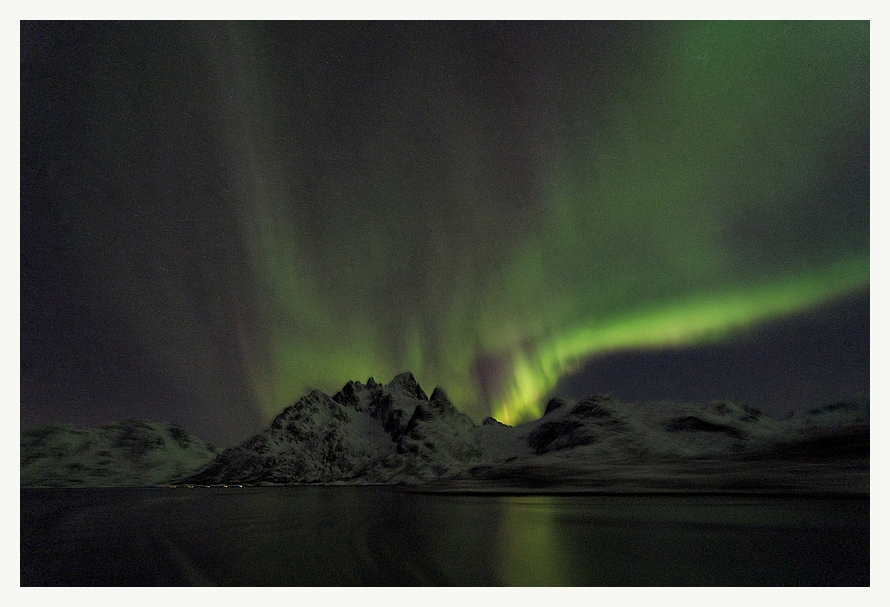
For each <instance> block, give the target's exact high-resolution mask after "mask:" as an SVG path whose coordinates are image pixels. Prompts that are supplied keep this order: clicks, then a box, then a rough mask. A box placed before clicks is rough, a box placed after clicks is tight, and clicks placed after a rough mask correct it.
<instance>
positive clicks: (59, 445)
mask: <svg viewBox="0 0 890 607" xmlns="http://www.w3.org/2000/svg"><path fill="white" fill-rule="evenodd" d="M216 455H217V453H216V449H215V448H214V447H213V446H212V445H210V444H208V443H206V442H204V441H203V440H201V439H200V438H197V437H195V436H192V435H190V434H188V433H187V432H186V431H185V430H183V429H182V428H180V427H179V426H177V425H174V424H160V423H156V422H146V421H128V422H118V423H114V424H109V425H107V426H103V427H101V428H93V429H77V428H74V427H72V426H69V425H50V426H43V427H40V428H34V429H31V430H26V431H24V432H22V435H21V462H20V463H21V486H22V487H122V486H133V487H146V486H158V485H166V484H169V483H170V482H172V481H173V480H175V479H178V478H180V477H182V476H183V475H185V474H190V473H193V472H194V471H195V470H197V469H199V468H201V467H202V466H204V465H206V464H207V463H208V462H209V461H210V460H212V459H213V458H214V457H215V456H216Z"/></svg>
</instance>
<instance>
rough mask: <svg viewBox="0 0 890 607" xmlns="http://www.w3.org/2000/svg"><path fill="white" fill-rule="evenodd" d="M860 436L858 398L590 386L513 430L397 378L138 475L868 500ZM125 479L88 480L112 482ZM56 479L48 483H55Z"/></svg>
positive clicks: (347, 388) (315, 403) (297, 410)
mask: <svg viewBox="0 0 890 607" xmlns="http://www.w3.org/2000/svg"><path fill="white" fill-rule="evenodd" d="M159 432H161V433H162V434H163V430H159ZM869 439H870V434H869V409H868V403H867V402H865V403H835V404H832V405H827V406H825V407H821V408H817V409H813V410H811V411H809V412H806V413H804V414H800V415H792V416H790V417H788V418H785V419H781V420H780V419H775V418H772V417H770V416H769V415H767V414H765V413H763V412H760V411H758V410H756V409H753V408H751V407H747V406H745V405H740V404H737V403H733V402H731V401H715V402H712V403H710V404H708V405H695V404H689V403H674V402H655V401H653V402H643V403H626V402H623V401H621V400H620V399H618V398H616V397H614V396H610V395H605V394H594V395H592V396H590V397H588V398H586V399H582V400H580V401H575V400H573V399H568V398H554V399H551V400H550V401H549V402H548V403H547V404H546V406H545V408H544V414H543V415H542V416H541V417H540V418H539V419H537V420H534V421H532V422H528V423H525V424H522V425H519V426H516V427H511V426H507V425H505V424H502V423H501V422H498V421H497V420H495V419H493V418H486V419H485V420H483V421H482V423H481V424H479V425H477V424H475V423H474V422H473V421H472V419H470V418H469V417H468V416H467V415H466V414H464V413H461V412H460V411H458V410H457V409H456V408H455V406H454V405H453V403H452V402H451V401H450V400H449V399H448V395H447V393H446V392H445V390H444V389H442V388H441V387H438V386H437V387H436V388H435V389H434V390H433V392H432V393H431V394H430V395H429V396H427V394H426V392H425V391H424V390H423V389H422V388H421V386H420V385H419V384H418V382H417V381H416V379H415V378H414V375H413V374H412V373H410V372H405V373H401V374H399V375H396V376H395V377H394V378H393V379H392V381H390V382H389V383H388V384H380V383H377V382H376V381H374V379H373V378H369V379H368V381H367V382H366V383H365V384H362V383H361V382H359V381H349V382H347V383H346V384H345V385H344V386H343V388H342V389H341V390H339V391H338V392H337V393H336V394H334V395H333V396H329V395H327V394H325V393H324V392H321V391H320V390H311V391H310V392H308V393H307V394H305V395H304V396H303V397H301V398H300V399H299V400H297V401H296V402H295V403H294V404H293V405H291V406H289V407H286V408H285V409H284V410H282V411H281V413H279V414H278V415H277V416H276V417H275V418H274V419H273V420H272V422H271V423H270V424H269V426H268V427H266V428H265V429H264V430H262V431H260V432H258V433H256V434H255V435H254V436H252V437H250V438H248V439H247V440H245V441H243V442H242V443H240V444H238V445H235V446H232V447H229V448H228V449H225V450H222V451H221V452H217V451H216V450H215V449H213V448H212V446H207V445H206V444H204V443H202V442H201V443H199V442H198V441H199V440H200V439H194V441H193V442H192V443H190V444H193V445H200V444H204V445H205V447H203V450H201V449H196V450H195V451H194V453H193V455H195V456H197V454H198V453H200V454H201V455H200V457H194V458H193V459H192V460H189V461H191V462H192V463H194V467H193V468H192V469H190V470H185V469H184V468H183V466H180V467H179V468H176V469H175V470H174V469H173V468H170V474H169V475H168V476H167V477H166V478H164V477H163V475H162V474H160V473H157V474H154V476H151V475H143V477H144V481H145V483H146V484H174V485H185V486H199V485H200V486H211V485H233V484H234V485H237V484H242V485H282V484H287V485H292V484H396V485H405V486H410V487H425V488H428V489H434V490H446V491H447V490H460V491H468V490H469V491H491V490H499V489H505V490H585V491H586V490H592V491H615V492H627V491H732V492H745V491H762V492H778V493H784V492H788V493H807V492H809V493H812V492H827V493H844V494H867V493H868V491H869V445H870V440H869ZM147 440H149V443H151V441H154V442H155V443H157V442H158V440H159V439H158V438H157V437H156V436H155V437H153V438H152V437H149V438H148V439H147ZM162 442H163V441H162ZM31 447H32V446H28V445H26V440H25V433H23V440H22V485H23V486H34V482H33V481H35V478H36V476H35V475H36V473H35V472H34V469H33V467H29V466H30V464H28V462H30V461H32V460H33V459H34V458H33V457H32V454H31V452H30V451H29V449H31ZM146 451H147V452H148V451H151V449H147V450H146ZM69 457H70V454H69ZM202 458H203V459H202ZM124 459H126V458H124ZM181 459H182V458H180V460H181ZM47 461H48V460H47ZM127 461H130V460H127ZM68 465H70V462H69V464H68ZM140 465H141V466H142V467H143V468H145V463H144V462H143V463H142V464H140ZM123 467H126V465H124V466H123ZM137 467H138V466H137ZM156 468H157V467H156ZM26 469H27V470H28V471H29V473H28V475H26V473H25V472H26ZM48 469H50V468H47V466H46V465H44V468H43V470H44V471H46V470H48ZM158 470H160V469H158ZM176 471H178V474H177V473H175V472H176ZM125 476H126V475H123V476H122V475H121V474H118V475H117V476H116V477H113V478H111V477H109V478H106V479H97V480H98V481H101V482H99V485H102V484H104V485H109V484H111V485H113V484H114V482H117V481H119V480H120V479H121V478H124V477H125ZM62 477H63V475H62V474H61V473H57V474H56V475H55V477H54V478H55V481H54V482H55V483H56V484H57V485H58V484H62V485H64V478H62ZM26 478H27V479H29V482H30V483H31V484H30V485H28V484H27V483H26ZM128 478H131V479H133V478H136V477H134V476H133V475H131V476H130V477H128ZM115 479H117V481H116V480H115ZM36 480H38V481H39V479H36ZM76 480H77V482H76V483H73V486H89V479H87V480H84V479H83V478H78V479H76ZM137 480H138V479H137ZM78 483H79V484H78ZM85 483H86V484H85ZM38 484H39V483H38ZM97 486H98V485H97Z"/></svg>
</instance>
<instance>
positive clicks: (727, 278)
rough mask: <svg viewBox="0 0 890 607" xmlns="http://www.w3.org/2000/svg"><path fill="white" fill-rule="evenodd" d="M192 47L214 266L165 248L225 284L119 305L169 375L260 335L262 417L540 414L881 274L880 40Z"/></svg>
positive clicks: (355, 29)
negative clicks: (345, 407)
mask: <svg viewBox="0 0 890 607" xmlns="http://www.w3.org/2000/svg"><path fill="white" fill-rule="evenodd" d="M610 28H611V29H610ZM176 31H178V32H180V34H179V35H180V38H179V39H177V41H175V42H170V43H169V45H170V46H172V47H174V48H175V50H176V53H173V52H170V54H171V55H174V54H177V53H178V55H179V56H183V57H195V56H197V57H198V60H197V61H195V62H194V63H187V66H186V67H185V68H183V70H184V72H185V73H186V74H187V75H188V77H183V78H182V82H183V84H182V87H183V88H182V90H183V91H184V92H182V93H179V94H178V95H179V96H172V94H171V93H165V92H164V91H163V90H162V86H161V85H160V82H161V81H160V80H159V81H158V87H157V89H158V90H157V91H156V94H155V96H154V97H152V103H154V104H156V106H157V107H155V106H152V108H153V111H154V112H155V113H156V114H157V115H158V116H163V115H165V113H166V112H167V105H169V104H170V103H169V102H170V99H172V102H174V104H175V103H180V104H182V103H184V102H183V101H182V100H183V99H186V100H187V101H188V102H189V103H191V104H192V105H191V106H189V107H191V108H192V111H193V113H194V114H196V115H197V114H199V113H201V112H203V114H204V115H206V117H205V118H201V119H199V118H189V120H190V122H187V123H186V126H191V125H192V123H195V124H198V125H199V126H201V127H202V128H204V129H205V130H207V131H209V132H210V133H211V136H210V137H208V140H209V141H210V143H205V144H203V146H204V148H206V149H212V152H206V150H205V153H206V154H208V155H209V156H212V157H213V160H214V162H208V164H209V165H211V168H209V169H208V168H204V167H203V166H199V165H198V163H197V162H194V161H193V160H192V159H191V158H190V157H189V158H186V159H184V160H182V164H183V165H184V166H187V168H188V169H190V170H191V172H192V173H194V174H195V175H198V177H199V178H200V179H205V180H207V181H208V182H212V183H213V191H214V196H216V197H214V198H213V200H212V204H211V203H207V204H206V205H205V206H206V209H207V210H206V211H205V210H201V208H199V210H193V209H192V208H191V207H188V209H189V210H188V212H187V213H186V212H185V211H181V210H179V211H176V212H179V213H182V214H188V215H189V217H188V219H189V222H190V223H188V224H187V225H189V226H202V229H205V230H206V232H207V234H206V237H205V238H204V239H203V240H201V241H200V242H199V245H200V247H194V246H193V242H192V240H190V237H191V235H192V234H191V232H183V233H182V234H174V235H173V236H174V238H171V239H169V244H168V243H167V241H165V242H164V246H165V247H169V249H170V251H171V253H170V255H169V257H170V259H173V258H175V257H177V256H182V255H185V254H189V255H191V256H192V257H194V258H196V259H199V260H201V259H202V260H203V261H202V263H204V264H205V265H206V268H204V269H205V272H204V274H205V275H204V276H201V279H200V280H199V281H198V282H200V286H201V287H202V288H201V289H200V290H196V289H194V285H193V283H194V282H195V280H194V275H196V274H197V272H193V273H192V274H188V275H186V274H183V273H181V272H180V273H177V269H176V265H175V264H173V263H167V262H166V261H163V260H162V262H163V264H164V265H165V266H166V267H167V269H166V270H164V272H160V273H158V272H155V269H153V268H152V266H151V264H150V263H146V264H145V265H146V267H147V269H146V273H148V274H150V275H151V276H153V277H154V278H155V279H156V280H155V282H156V283H159V284H164V285H166V286H167V287H168V289H167V292H165V293H164V294H163V295H164V296H163V297H162V296H160V294H158V293H155V292H154V291H153V287H151V288H149V287H146V286H145V285H144V284H141V283H140V285H139V286H137V287H135V288H134V289H133V295H132V297H131V298H132V300H133V301H132V302H129V303H127V304H122V305H121V308H122V309H128V310H129V312H128V314H129V318H130V321H131V324H132V325H133V326H134V327H138V328H139V330H140V331H142V336H143V339H144V340H145V341H146V342H147V343H149V344H151V348H152V349H153V350H155V351H156V352H158V357H159V358H163V354H164V353H165V352H171V351H173V350H175V349H176V348H180V349H181V348H192V349H193V350H196V351H197V346H195V345H194V344H204V342H206V345H201V350H200V352H198V353H199V354H201V356H202V357H206V358H212V357H213V356H214V352H217V354H216V356H220V354H219V353H218V352H219V351H221V350H223V347H222V346H220V345H219V344H225V343H228V342H227V341H226V340H225V339H223V337H220V335H223V336H231V335H233V336H234V337H233V338H232V340H231V341H233V342H234V343H236V344H237V365H238V366H239V367H240V369H239V372H240V373H242V374H243V375H244V376H245V378H244V383H246V384H248V385H249V386H250V391H251V394H250V399H251V400H252V401H253V406H254V407H255V408H256V409H257V411H259V412H260V417H263V418H269V417H271V416H273V415H275V414H277V413H278V412H279V411H280V410H281V408H282V407H283V406H286V405H287V404H289V403H290V402H292V401H293V400H294V399H295V398H297V397H299V395H300V394H302V393H303V392H304V391H305V390H306V389H308V388H309V387H314V388H319V389H321V390H325V391H334V390H337V389H339V388H340V387H341V386H342V384H343V383H344V382H345V381H347V380H349V379H359V380H364V379H366V378H367V377H368V376H374V377H375V378H376V379H378V380H382V381H386V380H388V379H390V378H391V377H392V376H394V375H395V374H397V373H398V372H401V371H404V370H408V369H410V370H411V371H413V372H414V374H415V375H416V377H417V378H418V380H419V381H420V382H421V383H422V384H423V385H424V386H425V387H427V386H432V385H435V384H440V385H442V386H444V387H445V388H446V389H447V390H448V394H449V396H450V397H451V398H452V399H453V400H454V401H455V404H456V405H457V406H458V407H460V408H461V409H463V410H464V411H466V412H467V413H469V414H471V415H473V416H474V417H475V418H477V419H479V418H481V417H482V416H484V415H489V414H492V413H493V414H494V416H495V417H497V418H498V419H500V420H502V421H506V422H508V423H519V422H522V421H525V420H528V419H530V418H533V417H535V416H537V415H539V414H540V412H541V408H540V407H541V406H542V400H543V399H544V398H545V397H546V395H547V393H548V392H549V391H550V390H552V389H553V388H554V386H556V384H557V382H558V381H559V379H560V378H561V377H563V376H564V375H565V374H566V373H570V372H572V371H573V370H575V369H577V368H578V367H579V365H581V364H583V362H584V361H585V360H588V359H589V358H590V357H594V356H597V355H600V354H603V353H606V352H610V351H614V350H622V349H640V348H662V347H671V346H678V345H687V344H698V343H704V342H707V341H714V340H720V339H728V338H731V337H732V335H734V334H735V333H736V332H738V331H743V330H745V329H746V328H748V327H752V326H755V325H757V324H758V323H762V322H764V321H768V320H771V319H774V318H778V317H780V316H783V315H791V314H795V313H798V312H800V311H803V310H806V309H808V308H811V307H813V306H817V305H819V304H821V303H824V302H827V301H829V300H830V299H832V298H834V297H838V296H841V295H843V294H845V293H848V292H851V291H854V290H856V289H859V288H862V287H864V286H867V285H868V280H869V254H868V250H869V242H868V193H867V176H866V177H865V178H863V177H862V176H861V175H859V176H857V175H856V174H855V173H856V171H857V170H858V168H861V167H860V166H859V165H857V164H856V162H853V161H851V160H850V159H851V158H856V157H857V155H859V156H862V154H863V149H865V152H864V154H865V157H866V162H867V154H868V152H867V141H868V132H869V114H868V111H869V97H868V95H869V94H868V86H869V79H868V69H869V66H868V63H869V58H868V54H869V51H868V45H869V30H868V24H867V23H852V22H847V23H821V22H820V23H794V22H790V23H789V22H783V23H771V22H757V23H699V22H695V23H671V24H644V25H625V26H600V25H597V24H581V23H578V24H513V25H492V24H488V25H486V24H474V25H466V26H458V25H446V24H389V25H384V24H376V25H375V24H352V25H343V24H244V23H230V24H202V25H194V26H188V27H185V26H183V27H182V28H179V29H177V30H176ZM183 32H185V33H183ZM171 38H172V37H171ZM196 52H197V54H196ZM126 75H128V72H127V73H126V74H125V71H124V70H122V71H121V74H118V77H119V78H120V82H121V83H122V86H124V85H126V80H125V78H126ZM151 82H153V81H151V80H149V81H148V84H146V85H144V86H143V88H145V89H151ZM194 83H198V84H194ZM189 87H192V88H189ZM188 91H191V92H192V94H193V97H198V96H199V95H198V94H197V93H196V92H195V91H198V92H200V99H199V100H197V99H189V96H188ZM152 93H155V91H152ZM165 95H166V96H165ZM122 106H126V103H121V102H120V101H119V100H117V99H116V98H114V97H113V96H110V97H109V100H108V101H107V107H102V108H101V110H100V111H99V113H100V114H102V115H105V114H107V113H109V112H108V111H107V110H108V108H111V109H115V108H117V110H118V112H119V113H120V114H121V115H124V118H126V115H125V114H126V112H125V111H124V110H123V109H120V108H121V107H122ZM199 109H200V112H199ZM202 120H203V122H202ZM122 121H124V122H125V120H123V119H122ZM175 126H178V125H175ZM175 126H174V127H171V128H170V132H171V134H170V135H169V137H170V138H171V139H172V140H174V141H175V140H177V139H176V138H177V137H178V138H180V139H187V138H188V131H186V129H184V128H183V129H181V130H182V131H183V132H186V135H183V134H181V133H180V134H177V129H176V128H175ZM117 128H118V125H117V124H110V125H109V126H108V127H107V131H108V134H107V138H108V140H109V141H113V140H116V139H115V138H118V139H119V138H120V135H119V134H118V133H117V131H116V129H117ZM142 128H145V129H146V130H147V132H150V133H151V134H152V135H153V136H154V132H153V131H151V129H152V128H154V127H153V126H145V127H142ZM145 138H146V139H148V138H149V137H147V136H146V137H145ZM202 141H203V140H202ZM863 142H865V143H863ZM107 147H109V148H110V149H111V147H112V146H107ZM173 147H174V146H171V149H172V148H173ZM193 147H194V148H195V150H196V152H195V154H194V155H195V156H199V154H198V151H197V150H199V148H200V147H201V146H199V145H198V143H195V144H194V146H193ZM120 149H122V148H119V149H118V150H116V151H115V152H108V153H109V155H114V154H117V152H119V151H120ZM188 149H189V150H191V148H188ZM117 155H119V156H122V157H123V156H124V155H123V154H117ZM157 156H158V157H161V156H163V154H162V153H160V152H159V153H158V154H157ZM133 158H134V159H128V160H125V161H124V160H122V161H120V162H119V165H120V166H119V167H118V169H117V170H118V171H119V172H120V173H121V174H125V173H127V171H128V170H130V167H131V166H135V165H137V164H138V160H136V158H138V155H136V154H133ZM169 162H170V163H171V165H175V163H174V162H173V161H169ZM860 164H861V163H860ZM174 168H175V167H174ZM142 170H144V171H149V170H155V169H153V168H152V167H149V168H145V169H142ZM171 170H173V169H171ZM180 172H183V173H186V172H187V171H186V170H185V169H182V170H181V171H180ZM154 177H155V175H154V174H151V173H146V175H144V176H143V181H144V182H150V180H151V179H154ZM191 178H192V175H191V174H189V179H191ZM142 183H143V182H139V181H138V180H136V179H135V178H134V179H133V184H132V185H130V186H126V185H122V186H120V187H121V189H122V190H123V191H124V192H125V193H126V191H127V189H128V187H129V190H130V191H140V187H141V185H142ZM863 184H864V185H863ZM195 190H196V189H195ZM196 191H197V190H196ZM187 194H188V195H189V196H191V195H192V190H188V192H187ZM194 196H195V197H197V196H198V195H197V194H195V195H194ZM121 198H125V196H122V197H121ZM148 198H150V196H148V195H146V202H145V204H144V206H145V208H149V207H151V204H150V203H151V202H152V201H149V200H147V199H148ZM154 198H157V199H159V200H168V199H169V198H170V196H169V193H168V192H160V193H158V194H157V195H156V196H154ZM185 198H188V196H185V195H182V196H180V198H176V199H174V200H175V202H165V203H164V204H168V205H170V207H171V208H172V207H174V206H175V204H180V203H181V204H182V207H183V208H186V205H187V204H191V203H190V202H189V203H186V202H181V201H182V200H183V199H185ZM155 204H157V203H156V202H155ZM196 208H198V207H196ZM162 219H163V218H157V217H156V218H154V219H153V220H154V221H156V222H158V223H163V221H162ZM211 219H212V220H211ZM214 221H215V222H216V224H220V225H221V226H223V227H219V226H216V224H214V223H213V222H214ZM229 223H231V224H232V225H233V226H234V227H233V228H232V229H229V228H228V225H229ZM184 225H185V224H184ZM215 226H216V227H215ZM190 229H191V228H190ZM195 229H197V228H195ZM211 249H212V251H213V253H212V254H211V253H208V252H207V251H208V250H211ZM161 252H162V253H163V250H162V251H161ZM174 253H175V254H174ZM152 254H154V255H158V253H157V251H154V252H153V253H152ZM202 255H203V257H201V256H202ZM197 263H198V262H197V261H196V264H197ZM129 271H130V270H129V269H128V268H126V267H123V266H121V268H120V271H119V273H118V274H116V275H115V279H114V280H115V284H118V283H121V284H122V283H126V282H127V281H129V280H131V278H128V275H127V273H128V272H129ZM152 272H155V273H154V274H152ZM174 279H175V280H174ZM170 291H173V292H172V293H171V292H170ZM121 297H124V296H121ZM208 302H212V305H210V304H208ZM205 308H206V309H210V310H211V311H212V312H213V314H212V315H208V314H207V313H206V312H205ZM183 310H186V311H185V312H183ZM171 329H172V330H171ZM185 332H189V334H195V339H193V340H191V341H189V342H187V343H185V345H183V344H182V343H177V341H176V339H177V338H174V337H170V336H171V335H175V336H178V334H179V333H185ZM189 344H192V345H191V346H190V345H189ZM190 352H191V351H189V352H186V354H183V355H181V356H179V358H178V359H177V360H178V362H176V363H175V364H176V365H178V366H179V367H181V368H182V369H185V371H183V377H184V378H185V379H184V380H183V381H190V380H189V378H190V377H192V376H191V375H189V373H191V374H192V375H194V374H195V371H194V370H193V368H190V367H188V366H187V364H186V362H188V361H187V359H189V358H190V356H191V354H190ZM183 360H185V361H186V362H183ZM226 369H229V367H226ZM209 375H210V374H208V376H209ZM191 381H194V380H193V378H192V380H191ZM201 381H203V382H204V383H209V382H210V379H202V380H201ZM217 391H218V392H220V394H217V393H216V392H214V398H223V397H224V396H225V395H224V394H221V393H222V392H223V390H222V389H219V390H217Z"/></svg>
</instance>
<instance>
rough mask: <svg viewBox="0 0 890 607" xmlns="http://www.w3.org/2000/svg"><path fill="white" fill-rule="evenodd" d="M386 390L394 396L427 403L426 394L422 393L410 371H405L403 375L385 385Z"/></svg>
mask: <svg viewBox="0 0 890 607" xmlns="http://www.w3.org/2000/svg"><path fill="white" fill-rule="evenodd" d="M386 389H387V390H389V391H390V392H391V393H393V394H394V395H399V394H403V395H405V396H408V397H410V398H416V399H418V400H424V401H429V398H428V397H427V395H426V392H424V391H423V388H421V387H420V384H418V383H417V380H416V379H414V374H413V373H411V371H405V372H404V373H400V374H398V375H396V376H395V377H394V378H393V379H392V381H391V382H389V383H388V384H387V385H386Z"/></svg>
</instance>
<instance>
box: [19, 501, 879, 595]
mask: <svg viewBox="0 0 890 607" xmlns="http://www.w3.org/2000/svg"><path fill="white" fill-rule="evenodd" d="M21 583H22V585H78V586H81V585H127V586H134V585H135V586H142V585H164V586H168V585H184V584H197V585H226V586H278V585H288V586H293V585H309V586H334V585H359V586H376V585H384V586H400V585H420V586H435V585H460V586H472V585H606V586H639V585H645V586H659V585H682V586H688V585H709V586H710V585H770V586H773V585H868V583H869V501H868V500H867V499H835V500H831V499H777V498H747V497H652V496H640V497H613V496H583V497H548V496H528V497H504V496H489V497H484V496H483V497H477V496H458V495H452V496H448V495H444V496H443V495H425V494H415V493H408V492H405V491H401V490H397V489H391V488H378V487H275V488H229V489H224V488H210V489H205V488H201V489H184V488H183V489H77V490H61V489H60V490H23V491H22V493H21Z"/></svg>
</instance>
